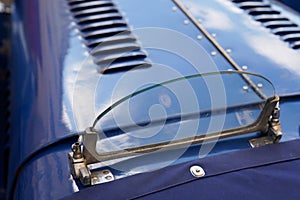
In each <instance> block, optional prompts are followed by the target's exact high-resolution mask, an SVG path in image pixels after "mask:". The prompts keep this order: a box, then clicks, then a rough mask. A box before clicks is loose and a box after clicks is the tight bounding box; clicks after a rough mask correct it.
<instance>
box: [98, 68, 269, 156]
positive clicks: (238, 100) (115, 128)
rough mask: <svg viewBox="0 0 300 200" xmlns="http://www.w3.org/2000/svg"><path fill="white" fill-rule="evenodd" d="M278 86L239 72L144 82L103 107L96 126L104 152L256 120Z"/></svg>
mask: <svg viewBox="0 0 300 200" xmlns="http://www.w3.org/2000/svg"><path fill="white" fill-rule="evenodd" d="M274 95H275V94H274V87H273V85H272V84H271V82H270V81H268V80H267V79H265V78H264V77H262V76H259V75H256V74H252V73H245V72H237V71H226V72H215V73H206V74H197V75H191V76H186V77H182V78H177V79H173V80H169V81H166V82H163V83H160V84H152V85H144V86H141V87H140V88H139V89H138V90H136V92H134V93H132V94H130V95H128V96H124V97H123V98H121V99H120V100H118V101H116V102H115V103H113V104H112V105H111V106H110V107H109V108H107V109H106V110H105V111H103V112H102V113H101V114H100V115H99V116H98V117H97V119H96V120H95V122H94V125H93V128H94V129H95V130H96V131H97V133H98V141H97V145H96V152H97V153H98V154H103V153H107V152H114V151H119V150H124V149H130V148H139V147H143V146H147V145H155V144H159V143H166V144H167V143H172V142H173V141H180V140H183V141H184V140H189V141H191V142H190V144H192V143H193V142H192V140H190V139H191V138H195V137H197V136H200V135H207V134H212V133H216V134H217V133H220V132H222V131H224V130H231V129H237V128H243V127H248V126H251V125H253V124H255V123H256V121H257V119H258V118H259V116H260V113H261V111H262V109H263V108H264V106H265V104H266V102H267V99H268V98H270V97H273V96H274Z"/></svg>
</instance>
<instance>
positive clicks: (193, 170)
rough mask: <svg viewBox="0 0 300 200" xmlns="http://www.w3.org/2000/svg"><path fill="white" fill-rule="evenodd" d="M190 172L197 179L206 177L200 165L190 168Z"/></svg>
mask: <svg viewBox="0 0 300 200" xmlns="http://www.w3.org/2000/svg"><path fill="white" fill-rule="evenodd" d="M190 172H191V174H192V175H193V176H194V177H197V178H199V177H203V176H205V171H204V169H203V168H202V167H200V166H198V165H194V166H192V167H191V168H190Z"/></svg>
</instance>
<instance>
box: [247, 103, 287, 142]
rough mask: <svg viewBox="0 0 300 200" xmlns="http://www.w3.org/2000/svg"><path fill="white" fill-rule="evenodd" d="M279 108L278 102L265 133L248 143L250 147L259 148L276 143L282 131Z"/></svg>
mask: <svg viewBox="0 0 300 200" xmlns="http://www.w3.org/2000/svg"><path fill="white" fill-rule="evenodd" d="M279 117H280V108H279V102H277V104H276V106H275V108H274V110H273V112H272V115H271V116H270V119H269V122H268V127H267V131H265V132H264V134H263V135H264V136H262V137H259V138H255V139H252V140H250V141H249V143H250V145H251V147H260V146H264V145H267V144H274V143H278V142H279V141H280V139H281V137H282V129H281V124H280V120H279Z"/></svg>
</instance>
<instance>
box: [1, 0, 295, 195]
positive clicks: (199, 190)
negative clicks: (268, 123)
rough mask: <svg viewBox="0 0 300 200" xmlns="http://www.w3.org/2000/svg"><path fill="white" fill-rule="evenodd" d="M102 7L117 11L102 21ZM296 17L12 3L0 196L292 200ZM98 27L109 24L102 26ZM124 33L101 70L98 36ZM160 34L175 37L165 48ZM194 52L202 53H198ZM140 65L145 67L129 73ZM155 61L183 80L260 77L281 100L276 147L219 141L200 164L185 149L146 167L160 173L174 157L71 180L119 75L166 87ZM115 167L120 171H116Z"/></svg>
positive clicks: (281, 11) (278, 11) (282, 12)
mask: <svg viewBox="0 0 300 200" xmlns="http://www.w3.org/2000/svg"><path fill="white" fill-rule="evenodd" d="M95 2H97V3H99V5H98V4H97V3H95ZM94 3H95V4H94ZM100 3H103V6H102V5H101V6H102V7H100ZM283 3H286V5H284V4H283ZM292 3H294V4H292ZM96 4H97V5H96ZM288 6H291V7H288ZM106 7H113V8H110V10H109V9H108V10H107V11H100V10H101V9H106ZM91 9H95V11H89V10H91ZM97 9H98V10H97ZM296 10H298V11H299V5H298V4H297V3H295V2H293V1H282V2H278V1H269V0H262V1H243V0H240V1H237V0H233V1H231V0H202V1H197V0H187V1H182V0H173V1H172V0H169V1H167V0H156V1H147V0H126V1H125V0H114V1H110V0H103V1H102V0H98V1H96V0H94V1H92V0H89V1H81V0H51V1H48V0H47V1H46V0H15V1H14V2H13V3H12V4H11V5H10V12H11V14H10V22H11V28H9V29H10V30H9V35H10V47H11V50H10V55H9V59H8V60H9V62H8V64H6V63H5V62H3V65H2V66H5V67H6V68H5V70H6V69H8V70H9V71H10V76H9V77H8V80H9V84H8V85H9V86H3V87H8V90H9V92H10V94H9V97H8V98H9V105H7V104H5V105H6V107H8V108H7V109H8V110H9V111H10V116H9V117H7V116H4V117H2V116H1V118H4V120H8V122H9V129H8V130H7V131H5V130H4V129H3V130H2V129H1V130H2V131H1V134H2V135H3V137H1V140H0V141H1V142H0V144H1V148H0V149H1V151H0V153H1V154H3V158H5V159H3V162H1V164H0V165H1V173H0V174H1V182H0V183H1V187H2V188H3V189H2V195H3V197H4V198H6V199H61V198H66V199H82V198H95V199H100V198H103V199H135V198H144V199H182V198H188V199H192V198H197V199H198V198H208V199H216V198H221V197H223V198H224V199H227V198H231V197H232V198H235V199H241V198H245V199H250V198H251V199H253V198H257V199H271V198H274V199H281V198H288V199H298V198H299V196H300V193H299V192H298V188H299V186H300V173H299V166H300V163H299V159H300V151H299V150H298V149H297V145H299V139H298V138H299V130H300V128H299V127H300V112H299V111H300V98H299V97H300V95H299V94H300V93H299V91H300V67H299V65H300V36H299V35H300V15H299V13H298V11H296ZM85 12H86V13H85ZM89 12H90V13H92V12H95V13H96V14H97V13H98V14H99V13H101V12H103V13H101V14H102V15H103V16H102V17H103V18H101V19H100V20H99V19H98V20H99V21H97V20H96V18H95V19H94V18H93V17H97V16H96V14H95V16H92V15H91V14H90V13H89ZM108 15H111V16H108ZM85 17H90V18H86V19H85ZM105 17H107V19H108V20H110V21H109V22H108V24H104V25H103V24H101V22H103V21H105V20H104V18H105ZM276 17H277V18H278V19H279V18H280V19H279V20H274V19H275V18H276ZM270 18H271V19H270ZM272 18H273V20H272ZM105 19H106V18H105ZM3 21H7V19H4V20H3ZM97 23H98V24H97ZM1 26H2V24H1ZM124 31H125V32H127V31H128V32H129V33H128V37H129V39H128V38H127V39H128V41H130V42H129V43H130V45H132V49H129V50H132V51H134V54H132V55H130V56H124V57H122V59H120V61H119V60H118V63H117V64H116V65H113V67H112V66H106V65H105V63H104V61H105V59H106V57H104V56H103V57H102V54H101V53H97V52H96V51H94V50H93V49H94V48H95V47H96V46H97V45H99V44H101V42H99V41H100V40H99V39H101V37H111V36H114V35H116V34H120V33H122V32H124ZM158 31H161V32H160V33H162V34H161V35H159V34H158ZM147 33H149V35H147ZM126 34H127V33H126ZM168 35H170V36H169V37H170V38H171V37H177V36H178V38H179V39H177V40H176V39H174V40H171V41H173V42H171V43H168V42H164V41H167V39H168ZM6 37H7V35H5V36H2V35H1V38H6ZM126 37H127V36H126ZM132 38H133V39H132ZM148 38H151V39H150V40H148ZM180 38H183V39H182V41H181V40H180ZM184 38H186V40H185V39H184ZM171 39H172V38H171ZM2 41H4V40H2ZM132 41H136V42H134V43H132ZM185 41H187V42H191V44H190V43H185ZM194 44H195V45H198V46H200V47H201V48H200V49H199V52H196V51H194V49H193V45H194ZM1 45H2V44H1ZM189 45H190V46H189ZM122 48H123V47H122ZM107 51H108V52H110V51H113V50H107ZM200 57H201V59H202V58H203V60H201V59H200V61H199V63H201V65H202V66H199V67H196V68H195V67H194V66H193V64H194V63H193V60H195V62H196V63H197V62H198V60H197V59H198V58H200ZM0 58H1V59H2V60H5V59H7V58H2V57H0ZM109 59H110V58H108V61H107V62H110V60H109ZM90 60H92V62H90ZM103 60H104V61H103ZM191 60H192V61H191ZM103 63H104V64H103ZM136 63H138V64H139V65H142V67H141V68H136V66H137V64H136ZM157 63H158V64H159V65H163V66H168V67H169V69H171V70H172V71H175V72H176V73H178V74H179V75H180V77H185V76H190V75H194V74H199V73H210V72H213V71H241V72H243V71H246V72H253V73H256V74H260V75H262V76H264V77H266V78H267V79H268V80H270V81H271V82H272V84H273V85H274V88H275V91H276V94H277V95H278V96H279V97H281V103H280V110H281V116H280V123H281V127H282V132H283V134H282V138H281V140H280V142H279V144H269V145H266V146H263V147H258V148H251V147H250V145H249V144H248V140H249V139H253V138H256V137H258V135H259V134H258V133H257V132H255V133H249V134H248V135H245V136H241V137H238V136H237V137H234V138H232V139H229V138H228V139H225V140H220V141H219V142H217V143H216V145H215V146H214V148H213V149H212V150H211V151H210V152H209V153H208V155H206V156H205V157H204V158H199V148H200V147H201V145H200V146H199V145H198V146H197V145H192V146H190V147H189V148H187V150H186V151H185V152H184V153H183V154H182V155H180V156H178V159H176V160H174V161H173V162H170V163H169V164H168V165H167V166H164V167H163V168H159V169H155V170H154V171H152V170H150V168H147V166H152V165H155V163H162V162H163V160H162V159H166V160H167V159H168V158H169V157H168V156H170V155H171V154H172V153H174V152H173V151H170V152H167V153H165V154H166V155H163V154H164V153H162V154H160V153H158V154H155V153H154V154H145V155H144V156H142V157H141V158H140V157H139V158H130V159H129V160H122V161H119V162H118V163H113V164H111V165H108V167H109V169H110V171H111V172H112V174H114V176H115V179H116V180H114V181H111V182H108V183H101V184H97V185H96V186H84V184H82V183H81V182H80V181H79V180H77V179H76V178H75V177H74V176H73V175H72V174H71V170H70V166H69V161H68V153H69V152H70V151H71V145H72V144H73V143H74V142H76V141H77V139H78V136H79V135H82V134H84V131H85V129H86V128H88V127H90V126H91V125H92V124H93V122H94V120H95V118H96V116H97V114H99V113H100V111H103V110H105V108H107V107H108V106H109V105H110V104H111V102H112V101H114V100H116V99H114V91H115V89H116V86H117V85H118V84H119V83H120V82H121V81H122V80H123V78H124V77H125V76H127V75H128V76H134V75H135V74H136V75H137V76H140V74H142V75H145V77H144V78H141V79H147V80H155V81H157V82H155V83H161V82H163V81H167V80H169V79H167V78H165V77H164V73H163V72H161V73H159V72H158V73H157V72H156V71H155V69H157V68H158V67H156V65H155V64H157ZM101 64H103V65H105V66H104V67H103V66H101ZM113 64H114V63H113ZM2 66H1V67H2ZM166 74H167V77H168V75H169V74H170V73H169V72H168V73H167V72H166ZM170 77H171V76H170ZM171 78H172V77H171ZM129 80H131V79H129ZM97 81H99V82H100V84H102V85H100V86H99V85H97V84H98V82H97ZM153 82H154V81H153ZM5 83H6V82H5ZM5 83H4V84H2V85H5ZM137 83H138V82H137ZM126 84H128V85H129V83H128V82H126ZM126 84H124V85H125V86H126ZM133 84H135V82H133ZM124 85H122V86H123V87H124ZM234 85H235V84H232V86H230V87H231V88H235V87H234ZM143 86H144V85H140V86H139V87H143ZM139 87H137V89H139ZM124 90H125V89H124ZM120 91H121V90H120ZM128 94H130V93H126V94H125V95H128ZM116 98H117V99H118V97H116ZM228 98H230V97H228ZM231 98H235V99H239V96H232V97H231ZM112 99H114V100H112ZM5 101H6V100H5ZM149 101H150V99H149ZM166 101H167V103H168V100H166ZM167 103H166V104H167ZM3 113H4V112H3ZM5 118H7V119H5ZM3 124H4V123H3ZM178 124H180V123H179V122H178ZM3 126H4V125H3ZM3 126H2V127H3ZM7 138H9V139H7ZM175 151H176V150H175ZM118 164H119V165H122V166H126V167H125V168H126V170H124V171H121V170H115V169H114V166H115V165H118ZM191 166H201V167H202V168H203V169H204V171H205V176H204V177H200V178H199V177H195V176H192V175H191V172H190V167H191ZM140 168H142V169H144V170H138V169H140Z"/></svg>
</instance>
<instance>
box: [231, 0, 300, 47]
mask: <svg viewBox="0 0 300 200" xmlns="http://www.w3.org/2000/svg"><path fill="white" fill-rule="evenodd" d="M232 2H233V3H235V4H236V5H237V6H238V7H239V8H241V9H243V10H245V11H246V12H247V13H248V14H249V15H252V16H253V19H254V20H256V21H259V22H261V23H262V25H263V26H264V27H266V28H268V29H271V32H272V33H273V34H275V35H278V36H280V37H281V39H282V40H283V41H285V42H288V43H289V45H290V47H291V48H293V49H300V47H299V44H300V27H299V26H298V25H297V24H295V23H293V22H292V21H290V20H289V19H288V18H287V17H284V16H282V15H281V13H280V11H277V10H275V9H273V8H272V6H271V4H270V3H269V2H268V1H265V0H232Z"/></svg>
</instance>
